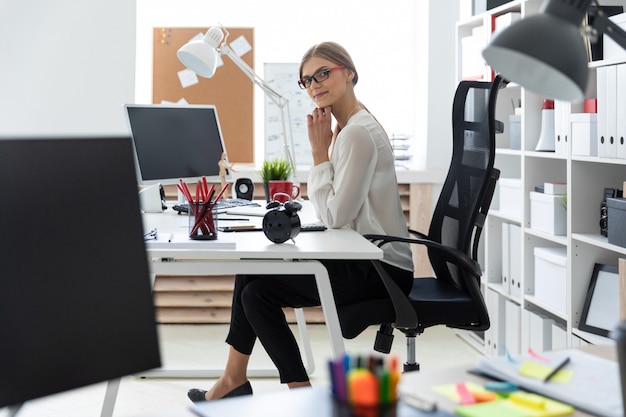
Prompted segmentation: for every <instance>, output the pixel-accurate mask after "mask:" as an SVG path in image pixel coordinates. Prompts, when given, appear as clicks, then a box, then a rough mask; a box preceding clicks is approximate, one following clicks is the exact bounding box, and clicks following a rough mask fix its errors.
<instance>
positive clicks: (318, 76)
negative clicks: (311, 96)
mask: <svg viewBox="0 0 626 417" xmlns="http://www.w3.org/2000/svg"><path fill="white" fill-rule="evenodd" d="M341 68H344V66H343V65H339V66H336V67H331V68H326V69H323V70H320V71H318V72H316V73H315V74H313V75H312V76H310V77H306V78H303V79H301V80H298V85H299V86H300V88H301V89H303V90H306V89H307V88H309V87H310V86H311V83H312V82H313V80H315V82H316V83H321V82H322V81H326V80H327V79H328V77H329V76H330V72H331V71H334V70H338V69H341Z"/></svg>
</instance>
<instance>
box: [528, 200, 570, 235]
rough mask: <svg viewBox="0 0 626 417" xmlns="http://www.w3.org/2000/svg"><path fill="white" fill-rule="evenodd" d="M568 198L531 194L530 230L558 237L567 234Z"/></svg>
mask: <svg viewBox="0 0 626 417" xmlns="http://www.w3.org/2000/svg"><path fill="white" fill-rule="evenodd" d="M566 206H567V197H566V196H564V195H553V194H544V193H537V192H535V191H531V192H530V228H531V229H535V230H538V231H540V232H544V233H549V234H551V235H556V236H564V235H566V234H567V211H566V209H565V207H566Z"/></svg>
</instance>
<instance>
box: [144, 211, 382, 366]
mask: <svg viewBox="0 0 626 417" xmlns="http://www.w3.org/2000/svg"><path fill="white" fill-rule="evenodd" d="M299 215H300V217H301V219H302V223H309V222H313V221H314V213H313V208H312V206H311V205H310V204H307V202H304V208H303V210H302V211H301V212H299ZM186 220H187V217H186V216H183V215H178V214H176V213H175V212H173V211H172V210H166V211H165V212H163V213H157V214H155V213H150V214H144V228H145V230H146V231H148V230H151V229H152V228H157V231H158V234H159V236H160V237H164V236H169V235H170V233H172V232H174V233H175V234H176V235H177V236H178V235H180V234H183V233H186V231H187V223H186ZM255 220H256V221H258V222H260V221H261V218H257V219H255ZM224 223H226V222H224ZM227 241H232V242H234V243H235V249H216V248H215V245H212V242H210V241H185V242H183V243H180V244H178V243H176V240H175V241H174V242H173V243H171V244H165V245H164V244H159V245H158V246H159V247H158V248H155V247H151V243H150V241H148V242H147V244H146V248H147V253H148V256H149V259H150V267H151V272H152V275H153V277H154V276H155V275H157V274H167V275H207V274H211V273H214V274H260V275H263V274H267V275H276V274H301V275H314V276H315V280H316V283H317V288H318V291H319V295H320V300H321V306H322V310H323V313H324V319H325V322H326V326H327V329H328V334H329V337H330V343H331V348H332V353H333V356H334V357H338V356H340V355H342V354H343V353H344V343H343V337H342V335H341V328H340V326H339V319H338V317H337V309H336V306H335V303H334V301H333V294H332V290H331V287H330V280H329V278H328V272H327V271H326V268H325V267H324V266H323V265H322V264H321V263H320V262H319V260H320V259H354V260H357V259H381V258H382V256H383V252H382V250H381V249H379V248H378V247H376V246H375V245H373V244H371V243H370V242H369V241H368V240H366V239H365V238H363V237H362V236H361V235H359V234H358V233H356V232H354V231H353V230H351V229H329V230H326V231H324V232H302V233H300V234H299V235H298V236H297V237H296V238H295V243H294V242H291V241H287V242H285V243H283V244H274V243H272V242H271V241H269V240H268V239H267V238H266V237H265V235H264V234H263V232H237V233H224V232H220V233H219V235H218V241H217V243H218V244H219V243H220V242H227ZM296 320H297V323H298V327H299V330H300V337H301V340H302V343H303V346H304V353H305V363H306V365H307V370H308V372H309V373H312V372H313V371H314V370H315V365H314V363H313V355H312V353H311V348H310V343H309V339H308V335H307V333H306V322H305V319H304V314H303V313H302V311H301V309H296ZM222 372H223V370H222V369H204V370H199V369H196V370H173V369H166V368H161V369H159V370H154V371H150V372H148V373H146V374H142V376H146V377H147V376H154V377H164V376H167V377H180V378H185V377H202V378H206V377H215V376H219V375H221V373H222ZM249 375H250V376H267V375H268V372H267V370H255V369H250V371H249ZM270 375H277V373H276V371H275V370H272V372H271V373H270Z"/></svg>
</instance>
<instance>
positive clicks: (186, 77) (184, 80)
mask: <svg viewBox="0 0 626 417" xmlns="http://www.w3.org/2000/svg"><path fill="white" fill-rule="evenodd" d="M178 80H179V81H180V85H181V87H183V88H187V87H191V86H192V85H195V84H198V82H199V81H198V76H197V75H196V73H195V72H193V71H192V70H190V69H186V68H185V69H183V70H180V71H178Z"/></svg>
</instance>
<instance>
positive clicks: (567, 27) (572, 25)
mask: <svg viewBox="0 0 626 417" xmlns="http://www.w3.org/2000/svg"><path fill="white" fill-rule="evenodd" d="M592 4H593V5H595V6H597V7H591V8H590V7H589V6H591V5H592ZM586 14H588V15H589V17H590V18H593V19H590V21H592V23H591V26H587V25H584V26H583V20H584V17H585V15H586ZM603 33H606V34H607V35H608V36H609V37H611V39H613V40H614V41H615V42H616V43H617V44H618V45H620V46H621V47H622V48H624V49H626V32H625V31H624V30H622V29H621V28H620V27H619V26H617V25H616V24H615V23H614V22H612V21H611V20H609V18H608V16H607V15H606V13H604V12H603V11H602V9H600V7H599V5H598V2H597V1H596V0H574V1H572V0H546V1H545V2H544V3H543V5H542V6H541V10H540V13H538V14H536V15H532V16H528V17H526V18H524V19H522V20H520V21H518V22H516V23H514V24H512V25H511V26H509V27H508V28H506V29H504V30H503V31H502V32H500V33H499V34H498V35H496V36H495V37H494V38H493V40H492V41H491V42H490V43H489V45H487V47H486V48H485V49H484V50H483V57H484V58H485V60H486V61H487V63H488V64H489V65H490V66H491V67H492V68H493V69H494V71H496V72H497V73H499V74H501V75H502V76H503V77H504V78H506V79H508V80H511V82H515V83H518V84H519V85H521V86H522V87H524V88H527V89H528V90H530V91H532V92H534V93H537V94H540V95H542V96H545V97H548V98H552V99H557V100H565V101H581V100H583V99H584V97H585V89H586V87H587V76H588V72H589V70H588V66H587V65H588V55H587V50H586V48H585V42H584V39H583V36H587V37H589V39H590V41H591V42H595V41H596V40H597V39H598V36H600V35H602V34H603Z"/></svg>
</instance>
